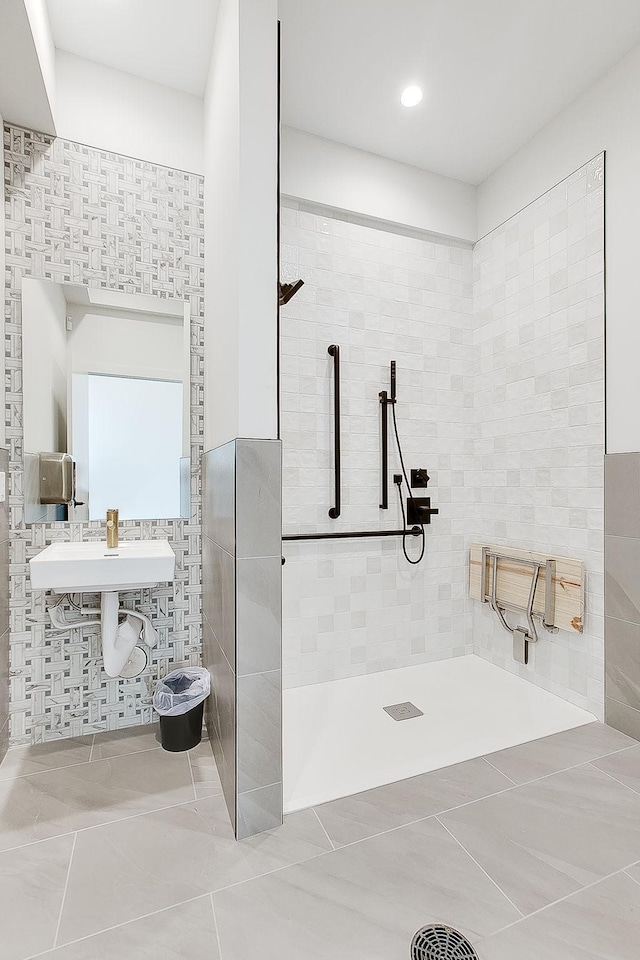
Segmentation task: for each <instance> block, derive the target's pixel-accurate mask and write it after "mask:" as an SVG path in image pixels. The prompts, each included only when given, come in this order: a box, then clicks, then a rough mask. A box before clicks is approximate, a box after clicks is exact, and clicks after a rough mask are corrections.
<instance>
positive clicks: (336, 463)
mask: <svg viewBox="0 0 640 960" xmlns="http://www.w3.org/2000/svg"><path fill="white" fill-rule="evenodd" d="M327 352H328V354H329V356H330V357H333V378H334V379H333V451H334V452H333V469H334V487H335V492H334V504H335V505H334V506H333V507H329V516H330V517H331V519H332V520H337V518H338V517H339V516H340V347H339V346H338V345H337V344H335V343H332V344H331V346H330V347H329V348H328V350H327Z"/></svg>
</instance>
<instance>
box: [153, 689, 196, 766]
mask: <svg viewBox="0 0 640 960" xmlns="http://www.w3.org/2000/svg"><path fill="white" fill-rule="evenodd" d="M203 715H204V700H203V701H202V703H199V704H198V705H197V706H195V707H193V709H192V710H189V711H188V712H187V713H183V714H181V715H180V716H179V717H162V716H161V717H160V742H161V744H162V749H163V750H169V751H170V752H171V753H180V751H182V750H191V748H192V747H197V746H198V744H199V743H200V741H201V739H202V717H203Z"/></svg>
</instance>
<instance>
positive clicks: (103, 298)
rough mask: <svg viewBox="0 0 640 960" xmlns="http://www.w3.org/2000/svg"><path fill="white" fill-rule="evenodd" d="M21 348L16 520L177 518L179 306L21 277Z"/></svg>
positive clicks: (183, 423) (182, 430)
mask: <svg viewBox="0 0 640 960" xmlns="http://www.w3.org/2000/svg"><path fill="white" fill-rule="evenodd" d="M22 341H23V387H24V460H25V476H24V495H25V521H26V522H27V523H38V522H51V521H54V520H75V521H82V520H102V519H104V516H105V513H106V510H107V508H108V507H118V509H119V511H120V517H121V519H123V520H154V519H169V518H173V517H188V516H189V509H190V503H189V477H190V461H189V396H190V389H189V369H190V363H189V343H190V337H189V307H188V305H187V304H185V303H184V302H182V301H177V300H165V299H160V298H159V297H153V296H145V295H142V294H128V293H122V292H120V291H115V290H108V289H105V288H102V287H96V288H94V287H85V286H81V285H79V284H72V283H55V282H53V281H50V280H34V279H31V278H27V279H25V280H24V281H23V284H22ZM65 454H66V456H65ZM54 455H55V456H54Z"/></svg>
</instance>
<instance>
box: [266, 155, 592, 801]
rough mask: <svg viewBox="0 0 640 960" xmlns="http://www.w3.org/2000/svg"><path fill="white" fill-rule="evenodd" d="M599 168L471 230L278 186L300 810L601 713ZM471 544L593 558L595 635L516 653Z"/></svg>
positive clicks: (292, 732) (290, 733) (563, 636)
mask: <svg viewBox="0 0 640 960" xmlns="http://www.w3.org/2000/svg"><path fill="white" fill-rule="evenodd" d="M603 170H604V158H603V156H599V157H596V158H594V159H593V160H591V161H589V163H587V164H585V165H584V166H583V167H581V168H580V169H579V170H577V171H575V172H574V173H573V174H571V176H569V177H568V178H567V179H566V180H565V181H563V182H562V183H560V184H558V185H557V186H555V187H553V189H552V190H550V191H549V192H548V193H547V194H545V195H544V196H542V197H540V198H538V199H537V200H536V201H534V202H533V203H532V204H530V205H529V206H528V207H527V208H525V209H524V210H522V211H520V212H518V213H516V214H515V215H514V216H513V217H512V218H511V219H510V220H508V221H507V222H506V223H505V224H504V225H502V226H501V227H499V228H497V229H496V230H495V231H493V232H492V233H491V234H489V235H488V236H486V237H484V238H482V239H481V240H479V241H478V242H477V243H476V244H475V245H472V244H470V243H468V242H465V241H461V240H457V239H455V238H450V237H443V236H437V235H432V234H427V233H422V232H417V231H415V230H412V229H409V228H403V227H402V226H398V225H393V226H392V225H389V224H388V223H384V222H380V221H375V220H373V219H372V220H369V219H367V218H362V217H356V216H354V215H351V214H348V213H345V212H342V211H338V210H333V209H326V208H321V207H319V206H315V205H313V204H310V203H308V202H306V201H304V200H302V199H299V198H297V199H292V198H283V199H282V206H281V280H282V282H283V284H289V285H292V286H289V287H288V288H287V289H288V290H289V291H291V290H292V289H293V285H295V284H296V283H297V281H298V280H300V279H301V280H303V281H304V285H302V286H298V287H297V289H296V290H295V292H294V293H293V294H291V296H290V297H289V298H288V302H287V303H286V304H284V305H283V306H282V307H281V311H280V387H281V391H280V418H281V419H280V423H281V438H282V441H283V557H284V559H285V565H284V567H283V688H284V690H283V736H284V808H285V812H290V811H293V810H296V809H301V808H303V807H307V806H309V805H311V804H316V803H321V802H324V801H327V800H330V799H334V798H336V797H339V796H345V795H348V794H351V793H354V792H357V791H361V790H366V789H368V788H371V787H375V786H378V785H380V784H382V783H387V782H392V781H394V780H398V779H402V778H404V777H409V776H413V775H416V774H419V773H423V772H426V771H428V770H433V769H436V768H439V767H443V766H447V765H449V764H452V763H457V762H460V761H462V760H466V759H470V758H472V757H476V756H481V755H483V754H486V753H490V752H492V751H494V750H499V749H502V748H504V747H507V746H511V745H514V744H516V743H521V742H525V741H528V740H532V739H536V738H538V737H542V736H546V735H548V734H551V733H555V732H558V731H560V730H564V729H568V728H570V727H574V726H578V725H580V724H583V723H588V722H590V721H592V720H593V719H594V718H598V719H602V716H603V641H602V632H603V631H602V594H603V518H602V513H603V503H602V501H603V455H604V426H603V424H604V412H603V333H604V330H603V327H604V323H603V311H604V249H603V243H604V241H603V196H604V173H603ZM336 348H337V349H336ZM392 362H393V366H392ZM393 374H394V376H393ZM394 401H395V402H394ZM394 418H395V424H394ZM396 434H397V437H398V438H399V440H400V445H401V454H402V455H401V454H400V450H399V445H398V441H397V437H396ZM338 440H339V444H338V442H337V441H338ZM385 447H386V451H385ZM385 453H386V455H385ZM403 531H404V534H403ZM472 543H487V544H494V545H503V546H504V547H509V548H521V549H524V550H527V551H540V552H541V553H544V554H549V555H557V556H561V557H563V556H566V557H571V558H575V559H578V560H581V561H584V563H585V567H586V570H587V588H586V613H585V621H584V627H583V630H582V632H574V633H571V632H568V631H564V630H560V631H558V632H557V633H547V632H545V630H540V631H539V640H538V642H537V643H531V644H529V658H528V663H527V664H526V665H525V664H522V663H519V662H518V661H517V660H515V659H514V658H513V654H512V638H511V637H510V635H508V634H507V633H506V631H505V630H504V629H503V627H502V626H501V624H500V623H499V622H498V619H497V618H496V617H495V615H494V613H493V611H492V610H491V609H489V606H488V605H487V604H483V603H480V602H478V601H477V600H475V599H472V598H471V597H470V596H469V562H468V555H469V548H470V545H471V544H472ZM407 704H410V705H412V706H413V707H415V708H416V711H415V712H416V714H417V715H416V716H414V717H410V716H409V715H408V714H407V710H409V711H411V708H410V707H407V706H406V705H407ZM394 705H400V711H399V716H400V719H394V718H393V716H392V715H391V714H390V713H389V712H387V711H385V709H384V708H385V707H391V706H394ZM354 758H355V759H354Z"/></svg>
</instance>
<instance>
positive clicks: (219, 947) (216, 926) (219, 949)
mask: <svg viewBox="0 0 640 960" xmlns="http://www.w3.org/2000/svg"><path fill="white" fill-rule="evenodd" d="M209 903H210V904H211V913H212V914H213V926H214V928H215V931H216V941H217V943H218V955H219V957H220V960H222V945H221V944H220V931H219V930H218V918H217V917H216V907H215V904H214V902H213V894H212V893H210V894H209Z"/></svg>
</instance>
